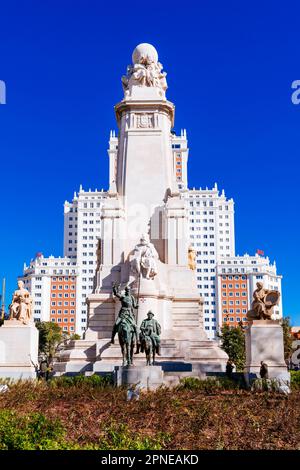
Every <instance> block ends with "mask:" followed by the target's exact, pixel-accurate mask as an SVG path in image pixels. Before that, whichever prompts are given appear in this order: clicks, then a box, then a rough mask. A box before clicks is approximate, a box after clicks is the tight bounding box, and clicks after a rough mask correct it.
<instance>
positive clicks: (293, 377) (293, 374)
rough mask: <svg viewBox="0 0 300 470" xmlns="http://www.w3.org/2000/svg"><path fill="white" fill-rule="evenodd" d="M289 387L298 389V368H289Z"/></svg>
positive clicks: (299, 379) (299, 378)
mask: <svg viewBox="0 0 300 470" xmlns="http://www.w3.org/2000/svg"><path fill="white" fill-rule="evenodd" d="M291 387H292V388H294V389H300V370H291Z"/></svg>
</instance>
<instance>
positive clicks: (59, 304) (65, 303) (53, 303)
mask: <svg viewBox="0 0 300 470" xmlns="http://www.w3.org/2000/svg"><path fill="white" fill-rule="evenodd" d="M62 304H64V306H65V307H68V306H69V305H70V306H71V307H75V302H70V303H69V302H64V303H63V302H61V301H60V302H57V303H56V302H51V305H52V307H55V306H56V305H58V306H62Z"/></svg>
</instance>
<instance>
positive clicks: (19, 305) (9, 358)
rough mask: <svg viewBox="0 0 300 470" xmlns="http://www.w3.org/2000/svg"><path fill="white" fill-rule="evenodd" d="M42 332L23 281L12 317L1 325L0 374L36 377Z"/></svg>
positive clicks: (22, 377)
mask: <svg viewBox="0 0 300 470" xmlns="http://www.w3.org/2000/svg"><path fill="white" fill-rule="evenodd" d="M38 340H39V333H38V330H37V328H36V327H35V325H34V322H33V317H32V298H31V295H30V293H29V292H28V290H27V289H25V288H24V284H23V282H22V281H19V282H18V289H17V290H16V291H15V292H14V294H13V298H12V303H11V305H10V318H9V320H5V321H4V324H3V325H2V326H1V328H0V377H1V378H11V379H34V378H36V367H37V366H38Z"/></svg>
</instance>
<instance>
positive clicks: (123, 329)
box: [117, 320, 136, 366]
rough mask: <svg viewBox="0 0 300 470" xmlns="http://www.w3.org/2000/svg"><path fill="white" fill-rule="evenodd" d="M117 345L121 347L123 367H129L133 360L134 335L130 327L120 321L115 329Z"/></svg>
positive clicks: (123, 321) (124, 321)
mask: <svg viewBox="0 0 300 470" xmlns="http://www.w3.org/2000/svg"><path fill="white" fill-rule="evenodd" d="M117 333H118V338H119V343H120V346H121V351H122V357H123V366H125V365H126V366H131V365H132V358H133V350H134V347H135V346H136V340H135V338H136V334H135V330H134V328H133V326H132V325H130V324H129V323H127V322H126V320H122V321H121V322H120V323H119V324H118V327H117Z"/></svg>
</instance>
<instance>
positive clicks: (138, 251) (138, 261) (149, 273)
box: [130, 235, 159, 279]
mask: <svg viewBox="0 0 300 470" xmlns="http://www.w3.org/2000/svg"><path fill="white" fill-rule="evenodd" d="M158 258H159V257H158V253H157V251H156V249H155V247H154V245H153V243H150V242H149V241H148V240H147V238H146V236H145V235H142V236H141V239H140V243H139V244H138V245H136V246H135V248H134V253H133V257H132V259H131V261H130V274H131V275H132V276H133V277H134V278H135V279H137V278H139V277H140V276H143V277H144V278H146V279H153V278H154V277H155V276H156V274H157V264H156V260H158Z"/></svg>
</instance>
